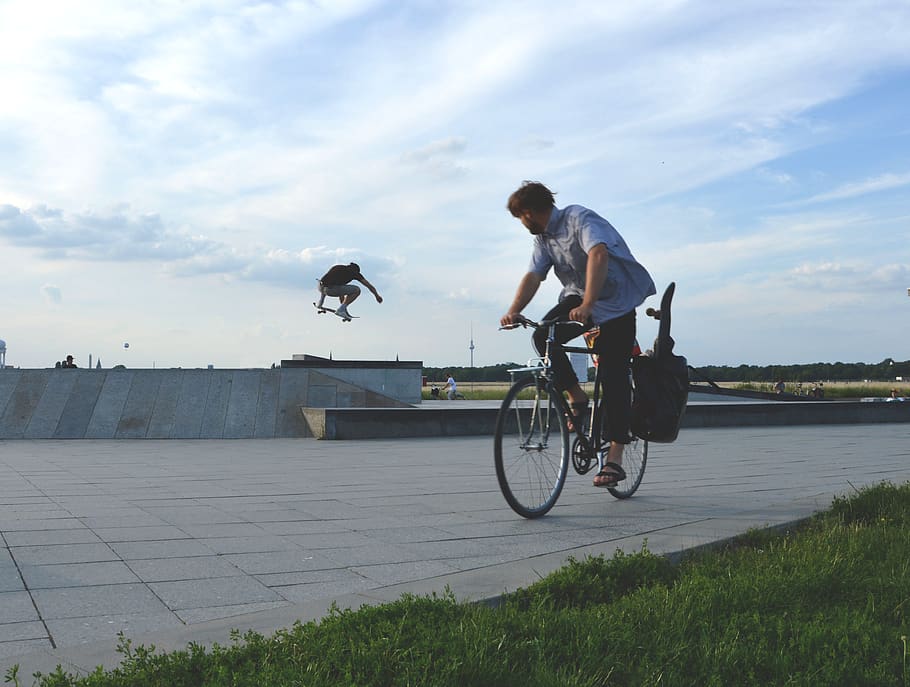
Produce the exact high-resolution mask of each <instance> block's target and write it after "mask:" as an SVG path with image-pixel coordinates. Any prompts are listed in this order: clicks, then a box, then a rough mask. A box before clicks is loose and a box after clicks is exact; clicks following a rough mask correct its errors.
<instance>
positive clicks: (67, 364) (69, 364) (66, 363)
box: [61, 355, 79, 367]
mask: <svg viewBox="0 0 910 687" xmlns="http://www.w3.org/2000/svg"><path fill="white" fill-rule="evenodd" d="M61 367H79V366H78V365H76V363H74V362H73V356H71V355H68V356H66V360H64V361H63V365H62V366H61Z"/></svg>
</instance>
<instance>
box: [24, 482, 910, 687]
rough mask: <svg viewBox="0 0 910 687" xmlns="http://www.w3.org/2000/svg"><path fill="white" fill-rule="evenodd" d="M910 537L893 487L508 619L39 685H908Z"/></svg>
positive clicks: (625, 566) (473, 615)
mask: <svg viewBox="0 0 910 687" xmlns="http://www.w3.org/2000/svg"><path fill="white" fill-rule="evenodd" d="M908 534H910V485H903V486H894V485H892V484H882V485H879V486H876V487H871V488H867V489H864V490H862V491H860V492H858V493H857V494H855V495H854V496H852V497H850V498H845V499H837V500H835V501H834V503H833V505H832V507H831V508H830V510H829V511H827V512H825V513H823V514H821V515H819V516H817V517H815V518H813V519H811V520H810V521H808V522H807V523H805V524H804V525H803V526H801V527H799V528H797V529H794V530H792V531H787V532H778V533H772V532H764V531H753V532H749V533H748V534H747V535H745V536H743V537H740V538H739V539H737V540H736V541H734V542H732V543H731V544H729V545H727V546H726V547H724V548H722V549H712V550H707V551H701V552H698V553H695V554H692V555H691V556H689V557H688V558H686V559H684V560H683V561H682V562H681V563H679V564H678V565H671V564H670V563H669V562H668V560H667V559H665V558H663V557H659V556H655V555H653V554H651V553H649V552H648V551H647V549H643V550H642V551H640V552H637V553H634V554H622V553H620V552H617V553H616V554H615V555H614V557H613V558H610V559H605V558H603V557H598V558H588V559H586V560H583V561H577V560H573V561H571V562H570V563H569V564H568V565H567V566H566V567H565V568H563V569H561V570H559V571H557V572H555V573H553V574H552V575H550V576H548V577H546V578H544V579H542V580H540V581H539V582H537V583H536V584H534V585H532V586H530V587H528V588H527V589H523V590H520V591H519V592H517V593H515V594H514V595H512V596H510V597H509V598H508V599H507V600H506V601H505V602H504V604H502V605H501V606H500V607H499V608H495V609H493V608H488V607H486V606H481V605H474V604H461V603H458V602H456V601H455V600H454V599H453V597H452V596H451V595H450V594H446V595H442V596H439V597H413V596H405V597H402V598H401V599H399V600H398V601H396V602H395V603H391V604H387V605H384V606H379V607H372V608H368V607H364V608H362V609H360V610H357V611H340V610H337V609H336V610H334V611H333V612H332V613H331V614H330V616H328V617H327V618H325V619H323V620H321V621H319V622H311V623H306V624H297V625H295V626H294V627H292V628H290V629H288V630H286V631H282V632H279V633H277V634H275V635H274V636H271V637H263V636H261V635H258V634H255V633H248V634H245V635H243V636H240V635H237V636H235V638H234V642H233V643H232V644H231V645H230V646H216V647H215V648H214V649H211V650H204V649H202V648H201V647H198V646H192V645H191V646H190V647H188V648H187V649H186V650H185V651H181V652H177V653H172V654H163V655H158V654H155V653H153V651H152V650H151V649H146V648H143V647H133V646H132V645H131V644H130V643H129V642H121V652H122V653H123V656H124V661H123V664H122V666H121V667H120V668H119V669H117V670H114V671H110V672H104V671H102V670H101V669H98V670H97V671H96V672H95V673H93V674H91V675H89V676H87V677H84V678H81V679H77V678H75V677H73V676H71V675H67V674H65V673H64V672H63V671H61V670H59V669H58V671H57V672H56V673H55V674H52V675H41V676H38V678H37V679H36V680H35V684H38V685H42V686H54V687H70V686H75V685H83V686H94V687H108V686H113V685H118V686H120V685H123V686H126V685H130V686H131V687H145V686H152V685H155V686H158V685H160V686H161V687H164V686H167V687H181V686H183V685H187V686H188V685H211V686H219V687H221V686H224V687H227V686H232V687H240V686H245V685H250V686H253V685H255V686H256V687H270V686H277V685H288V686H290V685H359V686H360V685H363V686H368V685H453V686H455V685H515V686H521V687H530V686H536V685H553V686H554V687H555V686H556V685H559V686H564V685H569V686H581V685H699V686H701V685H717V686H722V685H723V686H726V685H806V686H809V685H812V686H813V687H814V686H817V685H898V686H902V687H908V686H910V657H908V645H907V637H908V635H910V536H908ZM7 679H8V680H9V681H11V682H14V683H15V684H17V685H20V684H21V685H24V684H31V683H30V682H25V681H22V678H20V677H19V676H18V674H17V673H16V672H14V671H11V673H10V674H8V675H7Z"/></svg>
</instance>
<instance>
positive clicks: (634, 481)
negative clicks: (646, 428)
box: [607, 437, 648, 499]
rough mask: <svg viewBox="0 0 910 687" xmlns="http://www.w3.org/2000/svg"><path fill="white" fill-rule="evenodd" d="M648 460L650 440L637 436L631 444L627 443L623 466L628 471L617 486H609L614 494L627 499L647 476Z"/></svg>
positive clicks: (608, 488) (608, 489)
mask: <svg viewBox="0 0 910 687" xmlns="http://www.w3.org/2000/svg"><path fill="white" fill-rule="evenodd" d="M647 462H648V440H647V439H639V438H638V437H635V438H634V439H633V440H632V443H631V444H626V447H625V449H623V452H622V467H623V470H625V471H626V478H625V479H624V480H623V481H622V482H619V483H617V484H616V486H615V487H607V491H609V492H610V493H611V494H613V496H615V497H616V498H618V499H627V498H629V497H630V496H631V495H632V494H634V493H635V492H636V491H638V485H640V484H641V478H642V477H644V476H645V464H646V463H647Z"/></svg>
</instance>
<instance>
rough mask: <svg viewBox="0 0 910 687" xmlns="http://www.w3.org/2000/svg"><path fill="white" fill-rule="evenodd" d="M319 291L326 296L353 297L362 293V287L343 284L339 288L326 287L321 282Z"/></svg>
mask: <svg viewBox="0 0 910 687" xmlns="http://www.w3.org/2000/svg"><path fill="white" fill-rule="evenodd" d="M319 289H320V290H321V291H322V293H324V294H325V295H326V296H353V295H355V294H359V293H360V287H359V286H357V285H356V284H341V285H339V286H324V285H323V284H322V282H319Z"/></svg>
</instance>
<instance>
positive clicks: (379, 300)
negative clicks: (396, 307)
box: [354, 274, 382, 303]
mask: <svg viewBox="0 0 910 687" xmlns="http://www.w3.org/2000/svg"><path fill="white" fill-rule="evenodd" d="M354 278H355V279H356V280H357V281H359V282H360V283H361V284H363V285H364V286H365V287H367V288H368V289H369V290H370V291H371V292H372V293H373V295H374V296H375V297H376V302H377V303H382V296H380V295H379V292H378V291H377V290H376V287H375V286H373V285H372V284H371V283H370V282H368V281H367V278H366V277H364V276H363V275H362V274H361V275H360V276H359V277H354Z"/></svg>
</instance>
